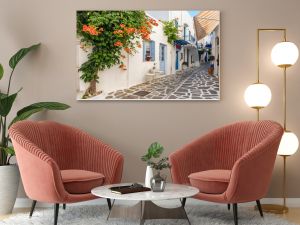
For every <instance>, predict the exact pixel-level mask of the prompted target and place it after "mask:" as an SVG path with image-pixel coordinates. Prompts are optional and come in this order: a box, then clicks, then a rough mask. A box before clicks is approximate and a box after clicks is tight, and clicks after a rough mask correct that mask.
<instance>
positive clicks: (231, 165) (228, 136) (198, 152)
mask: <svg viewBox="0 0 300 225" xmlns="http://www.w3.org/2000/svg"><path fill="white" fill-rule="evenodd" d="M282 134H283V129H282V127H281V125H280V124H278V123H276V122H273V121H259V122H255V121H247V122H239V123H235V124H231V125H228V126H225V127H222V128H219V129H216V130H214V131H212V132H210V133H208V134H206V135H204V136H202V137H200V138H199V139H196V140H195V141H193V142H192V143H190V144H188V145H186V146H184V147H183V148H181V149H179V150H177V151H175V152H174V153H172V154H171V155H170V162H171V164H172V168H171V175H172V179H173V182H174V183H179V184H190V181H189V178H188V176H189V175H190V174H192V173H195V172H200V171H205V170H220V169H221V170H222V169H223V170H232V172H231V177H230V181H229V185H228V188H227V190H226V191H225V192H224V193H222V194H216V195H214V194H205V193H199V194H198V195H197V196H196V198H199V199H203V200H207V201H213V202H223V203H228V202H230V203H239V202H247V201H254V200H257V199H260V198H262V197H263V196H264V195H265V194H266V192H267V190H268V187H269V183H270V179H271V175H272V171H273V167H274V162H275V158H276V153H277V150H278V146H279V143H280V140H281V136H282ZM200 191H201V190H200Z"/></svg>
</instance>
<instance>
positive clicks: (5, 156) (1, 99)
mask: <svg viewBox="0 0 300 225" xmlns="http://www.w3.org/2000/svg"><path fill="white" fill-rule="evenodd" d="M39 46H40V44H36V45H32V46H31V47H29V48H22V49H21V50H19V51H18V52H17V53H16V54H15V55H13V57H11V59H10V61H9V65H10V67H11V68H12V71H11V74H10V76H9V82H8V85H7V91H6V93H1V92H0V133H1V142H0V166H3V165H9V161H10V158H11V157H12V156H14V155H15V152H14V148H13V147H12V146H10V145H11V143H10V142H11V140H10V138H9V135H8V134H7V116H8V115H9V113H10V111H11V109H12V107H13V104H14V102H15V100H16V98H17V95H18V93H19V92H20V91H21V90H22V89H20V90H19V91H18V92H16V93H14V94H11V95H10V94H9V91H10V86H11V80H12V76H13V74H14V70H15V68H16V66H17V65H18V63H19V62H20V61H21V60H22V59H23V58H24V57H25V56H26V55H27V54H28V53H29V52H30V51H32V50H35V49H37V48H38V47H39ZM1 68H2V69H1ZM1 71H3V67H2V66H0V77H1V78H2V76H3V74H2V76H1V73H2V72H1ZM67 108H69V106H68V105H66V104H62V103H59V102H39V103H34V104H31V105H29V106H27V107H24V108H23V109H21V110H19V111H18V113H17V115H16V117H15V118H14V119H13V120H12V121H11V123H10V124H9V126H11V125H12V124H13V123H15V122H17V121H21V120H25V119H27V118H28V117H30V116H31V115H33V114H34V113H37V112H40V111H42V110H45V109H48V110H64V109H67Z"/></svg>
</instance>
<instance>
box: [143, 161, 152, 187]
mask: <svg viewBox="0 0 300 225" xmlns="http://www.w3.org/2000/svg"><path fill="white" fill-rule="evenodd" d="M152 177H153V170H152V168H151V166H147V169H146V175H145V187H148V188H151V182H150V180H151V178H152Z"/></svg>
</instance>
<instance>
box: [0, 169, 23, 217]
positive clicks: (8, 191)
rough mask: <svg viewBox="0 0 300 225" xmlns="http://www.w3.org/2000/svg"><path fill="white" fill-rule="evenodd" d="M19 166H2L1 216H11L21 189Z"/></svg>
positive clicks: (0, 180) (0, 176) (0, 174)
mask: <svg viewBox="0 0 300 225" xmlns="http://www.w3.org/2000/svg"><path fill="white" fill-rule="evenodd" d="M19 180H20V172H19V168H18V166H17V165H8V166H0V215H5V214H10V213H11V212H12V210H13V208H14V205H15V202H16V198H17V192H18V187H19Z"/></svg>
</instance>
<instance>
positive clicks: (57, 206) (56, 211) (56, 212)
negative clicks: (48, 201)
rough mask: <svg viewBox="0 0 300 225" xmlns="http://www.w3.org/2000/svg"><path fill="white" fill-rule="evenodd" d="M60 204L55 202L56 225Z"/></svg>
mask: <svg viewBox="0 0 300 225" xmlns="http://www.w3.org/2000/svg"><path fill="white" fill-rule="evenodd" d="M58 211H59V204H54V225H57V219H58Z"/></svg>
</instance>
